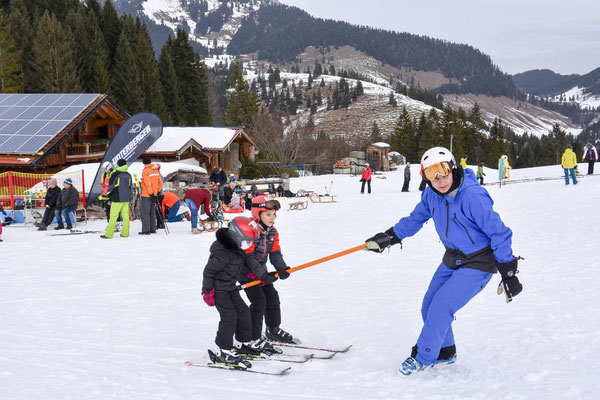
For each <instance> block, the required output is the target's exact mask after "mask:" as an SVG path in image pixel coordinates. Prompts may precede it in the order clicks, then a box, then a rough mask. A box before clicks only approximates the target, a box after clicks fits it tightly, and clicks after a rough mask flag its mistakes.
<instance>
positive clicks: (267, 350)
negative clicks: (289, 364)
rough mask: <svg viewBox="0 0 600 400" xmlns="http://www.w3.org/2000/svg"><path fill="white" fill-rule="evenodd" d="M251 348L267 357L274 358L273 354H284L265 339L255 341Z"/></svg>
mask: <svg viewBox="0 0 600 400" xmlns="http://www.w3.org/2000/svg"><path fill="white" fill-rule="evenodd" d="M250 347H251V348H252V349H254V350H257V351H260V352H261V353H263V354H266V355H267V356H272V355H273V354H281V353H283V350H281V349H276V348H275V347H273V345H272V344H271V343H269V342H268V341H267V340H266V339H263V338H260V339H258V340H255V341H254V342H252V344H251V345H250Z"/></svg>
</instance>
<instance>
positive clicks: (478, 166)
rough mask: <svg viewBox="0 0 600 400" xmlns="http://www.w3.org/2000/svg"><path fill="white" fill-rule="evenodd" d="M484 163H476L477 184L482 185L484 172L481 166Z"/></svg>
mask: <svg viewBox="0 0 600 400" xmlns="http://www.w3.org/2000/svg"><path fill="white" fill-rule="evenodd" d="M484 165H485V164H484V163H483V162H480V163H479V164H477V175H476V176H477V179H479V184H480V185H481V186H483V177H484V176H485V172H483V166H484Z"/></svg>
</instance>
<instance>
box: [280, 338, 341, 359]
mask: <svg viewBox="0 0 600 400" xmlns="http://www.w3.org/2000/svg"><path fill="white" fill-rule="evenodd" d="M271 344H272V345H273V346H279V347H293V348H296V349H305V350H316V351H325V352H327V353H334V354H337V353H345V352H347V351H348V350H350V348H351V347H352V345H350V346H346V347H344V348H339V349H328V348H323V347H311V346H303V345H299V344H292V343H279V342H271ZM313 358H319V357H313ZM329 358H331V357H329Z"/></svg>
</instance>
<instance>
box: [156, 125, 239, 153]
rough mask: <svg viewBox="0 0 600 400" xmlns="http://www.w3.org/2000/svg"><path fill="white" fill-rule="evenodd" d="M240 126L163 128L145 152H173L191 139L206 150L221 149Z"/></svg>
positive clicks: (229, 141) (234, 136)
mask: <svg viewBox="0 0 600 400" xmlns="http://www.w3.org/2000/svg"><path fill="white" fill-rule="evenodd" d="M239 129H240V128H220V127H210V126H199V127H177V126H167V127H164V128H163V133H162V136H161V137H159V138H158V140H157V141H156V142H154V144H153V145H152V146H150V148H149V149H148V150H147V151H146V152H147V153H161V152H175V151H178V150H180V149H181V148H182V147H183V146H184V145H185V144H186V143H188V142H189V141H190V139H193V140H194V141H195V142H196V143H198V144H199V145H200V146H202V148H203V149H206V150H223V149H225V148H226V147H227V146H228V145H229V144H230V143H231V142H232V141H233V139H235V138H236V136H237V135H238V133H239Z"/></svg>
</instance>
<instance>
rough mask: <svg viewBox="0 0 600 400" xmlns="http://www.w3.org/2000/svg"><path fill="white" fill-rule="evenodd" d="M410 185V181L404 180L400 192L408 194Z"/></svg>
mask: <svg viewBox="0 0 600 400" xmlns="http://www.w3.org/2000/svg"><path fill="white" fill-rule="evenodd" d="M409 183H410V179H405V180H404V185H402V191H403V192H408V185H409Z"/></svg>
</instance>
